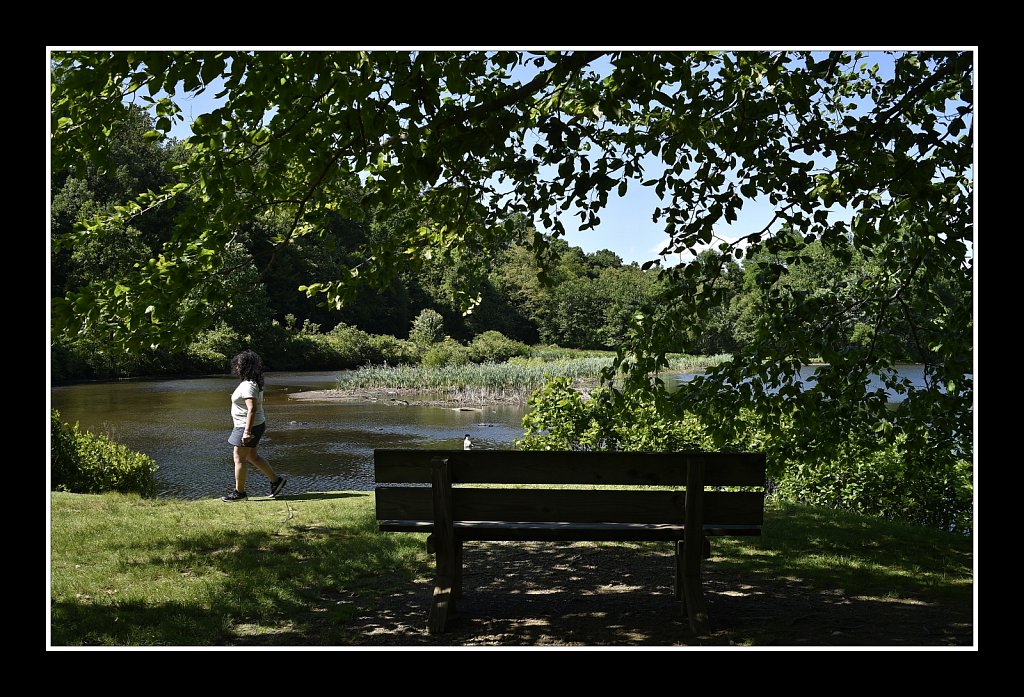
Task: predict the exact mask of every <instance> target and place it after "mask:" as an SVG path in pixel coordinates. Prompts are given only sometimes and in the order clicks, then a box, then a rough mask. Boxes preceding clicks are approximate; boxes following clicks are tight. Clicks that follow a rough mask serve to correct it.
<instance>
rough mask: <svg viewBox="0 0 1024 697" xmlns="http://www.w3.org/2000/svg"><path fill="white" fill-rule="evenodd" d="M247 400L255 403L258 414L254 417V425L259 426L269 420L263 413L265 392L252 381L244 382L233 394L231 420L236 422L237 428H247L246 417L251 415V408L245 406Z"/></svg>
mask: <svg viewBox="0 0 1024 697" xmlns="http://www.w3.org/2000/svg"><path fill="white" fill-rule="evenodd" d="M246 399H252V400H254V402H255V411H256V413H255V414H254V415H253V418H252V425H253V426H259V425H260V424H261V423H263V422H265V421H266V420H267V417H266V415H264V413H263V390H261V389H260V386H259V385H257V384H256V383H255V382H253V381H252V380H242V381H241V382H240V383H238V387H236V388H235V391H234V392H232V393H231V419H232V421H234V422H235V428H239V427H241V428H245V417H246V416H248V415H249V408H248V407H246V406H245V400H246Z"/></svg>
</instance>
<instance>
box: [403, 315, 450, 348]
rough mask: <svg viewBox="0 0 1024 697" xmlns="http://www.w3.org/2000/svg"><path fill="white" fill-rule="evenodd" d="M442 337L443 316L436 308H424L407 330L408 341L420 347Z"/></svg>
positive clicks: (438, 340) (436, 341)
mask: <svg viewBox="0 0 1024 697" xmlns="http://www.w3.org/2000/svg"><path fill="white" fill-rule="evenodd" d="M443 339H444V318H443V317H442V316H441V314H440V313H439V312H437V311H436V310H431V309H429V308H428V309H426V310H423V311H422V312H420V313H419V314H418V315H416V319H414V320H413V321H412V329H411V330H410V331H409V341H411V342H412V343H414V344H416V345H417V346H419V347H420V348H422V349H425V348H427V347H428V346H430V345H431V344H436V343H438V342H440V341H441V340H443Z"/></svg>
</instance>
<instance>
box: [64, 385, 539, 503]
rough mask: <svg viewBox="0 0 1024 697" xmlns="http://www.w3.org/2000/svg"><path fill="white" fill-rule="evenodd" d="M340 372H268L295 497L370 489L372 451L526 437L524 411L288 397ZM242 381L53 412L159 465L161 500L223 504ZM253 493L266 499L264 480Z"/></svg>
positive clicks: (277, 463)
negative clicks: (218, 499)
mask: <svg viewBox="0 0 1024 697" xmlns="http://www.w3.org/2000/svg"><path fill="white" fill-rule="evenodd" d="M336 377H337V374H336V373H334V372H329V373H268V374H267V384H266V397H265V407H266V411H267V435H265V436H264V437H263V440H262V442H261V443H260V450H261V452H263V454H264V455H265V456H266V457H267V459H268V460H270V462H271V464H272V465H273V466H274V469H275V470H277V471H278V472H280V473H282V474H283V475H284V476H285V477H287V478H288V488H287V489H286V492H290V493H298V492H302V491H333V490H338V489H363V490H365V489H370V488H372V487H373V449H374V448H389V447H392V448H393V447H417V448H461V447H462V439H463V437H464V436H465V434H467V433H469V434H471V436H472V438H473V442H474V444H475V446H476V447H479V448H488V449H490V448H507V447H512V445H513V443H514V441H515V439H517V438H520V437H521V436H522V433H523V431H522V426H521V424H522V418H523V414H524V412H525V410H524V408H523V407H518V406H496V407H484V408H482V409H481V410H480V411H454V410H452V409H446V408H442V407H417V406H401V405H396V404H391V403H369V404H367V403H352V402H308V401H300V400H294V399H290V398H289V396H288V395H289V394H290V393H293V392H300V391H306V390H315V389H325V388H330V387H333V385H334V382H335V380H336ZM236 384H237V380H236V379H235V378H232V377H229V376H225V377H222V378H221V377H209V378H199V379H190V380H159V381H132V382H121V383H99V384H83V385H71V386H65V387H55V388H53V389H51V399H52V405H53V408H55V409H57V410H59V411H60V413H61V417H62V418H63V419H64V420H65V421H69V422H71V423H74V422H76V421H77V422H79V423H80V425H81V427H82V428H84V429H87V430H90V431H93V432H98V433H106V434H109V435H110V436H111V437H112V438H114V439H115V440H117V441H119V442H121V443H124V444H125V445H127V446H128V447H130V448H133V449H135V450H139V451H141V452H144V453H146V454H147V455H150V456H151V457H153V458H154V459H155V460H156V462H157V464H158V465H159V467H160V469H159V470H158V471H157V476H156V478H157V487H158V491H159V494H160V495H161V496H171V497H178V498H203V497H208V496H209V497H212V496H220V495H222V494H224V493H226V492H227V491H229V490H230V489H231V486H232V482H233V473H232V464H231V448H230V446H229V445H228V444H227V436H228V433H229V432H230V430H231V419H230V416H229V412H228V409H229V404H230V399H229V397H230V395H231V391H232V390H233V389H234V387H235V385H236ZM248 488H249V494H250V495H256V496H263V495H266V493H267V492H266V491H265V489H267V488H268V485H267V483H266V481H265V479H264V478H263V477H262V476H261V475H260V474H259V473H253V474H251V475H250V477H249V487H248Z"/></svg>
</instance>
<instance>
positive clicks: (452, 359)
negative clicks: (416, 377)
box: [422, 338, 469, 368]
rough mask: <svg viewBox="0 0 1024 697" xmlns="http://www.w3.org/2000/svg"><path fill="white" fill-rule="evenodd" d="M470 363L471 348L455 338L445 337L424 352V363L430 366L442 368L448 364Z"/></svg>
mask: <svg viewBox="0 0 1024 697" xmlns="http://www.w3.org/2000/svg"><path fill="white" fill-rule="evenodd" d="M467 363H469V349H467V348H466V347H465V346H462V345H461V344H459V343H458V342H457V341H455V340H454V339H447V338H446V339H445V340H444V341H442V342H441V343H438V344H434V345H433V346H431V347H430V348H429V349H427V351H426V353H424V354H423V360H422V364H423V365H425V366H427V367H428V368H440V367H441V366H446V365H466V364H467Z"/></svg>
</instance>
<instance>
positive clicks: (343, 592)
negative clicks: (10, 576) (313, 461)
mask: <svg viewBox="0 0 1024 697" xmlns="http://www.w3.org/2000/svg"><path fill="white" fill-rule="evenodd" d="M351 495H355V496H358V495H359V494H351ZM324 496H325V497H329V498H334V497H335V495H334V494H331V495H326V494H325V495H324ZM341 496H344V494H342V495H341ZM236 505H239V506H246V505H249V504H248V503H243V504H236ZM422 537H423V536H420V535H402V536H391V535H382V534H380V533H379V532H378V531H377V525H376V519H375V518H374V516H373V515H372V512H371V511H362V512H360V513H359V514H357V515H355V516H350V517H347V518H345V519H343V520H341V521H339V522H338V524H337V525H333V524H332V523H331V522H330V521H329V520H325V519H324V518H323V517H319V518H317V519H316V521H315V523H309V524H306V523H303V521H302V512H301V511H299V512H298V514H297V515H296V516H295V518H294V519H293V520H290V521H289V524H288V525H282V526H281V527H280V528H279V529H278V531H276V532H271V533H267V532H264V531H262V530H260V531H245V530H242V531H239V530H238V528H232V529H230V530H226V531H223V532H220V531H217V532H213V533H211V532H209V528H203V530H202V532H193V533H188V531H187V530H186V529H183V530H182V531H181V532H180V534H177V535H168V536H167V537H164V538H161V540H160V541H159V542H158V543H150V544H149V545H148V546H140V547H136V548H134V549H132V548H130V547H126V548H125V554H124V558H125V560H126V561H124V562H122V564H121V568H119V569H118V570H117V571H118V574H119V575H122V576H123V577H125V578H131V577H133V576H134V575H135V574H137V575H138V577H139V578H143V579H145V580H144V581H142V583H144V584H146V585H147V586H148V587H149V588H150V592H149V595H150V598H152V597H153V595H158V593H153V592H152V588H154V587H157V588H158V587H159V585H160V584H166V585H167V586H168V587H173V588H174V592H175V593H176V595H175V598H176V600H175V601H174V602H166V603H160V602H155V601H154V600H151V599H148V600H146V601H136V600H129V599H127V598H126V600H124V601H119V600H118V597H119V595H121V594H125V593H126V591H119V592H118V595H109V596H105V597H88V596H87V597H81V596H80V597H78V598H76V599H75V600H73V601H66V600H65V601H62V602H54V603H53V605H52V606H51V611H52V612H51V617H52V622H51V641H52V643H53V644H54V645H90V644H101V645H107V646H109V645H115V646H137V645H170V646H214V645H227V646H230V645H257V644H258V645H308V646H316V645H344V644H349V643H352V641H351V638H350V636H349V634H350V632H349V630H348V629H347V623H348V621H349V620H351V619H352V618H353V617H356V616H360V615H362V614H365V613H368V612H371V611H372V609H373V608H374V607H375V606H376V604H377V600H378V599H379V598H380V597H382V596H383V595H384V594H386V593H388V592H391V591H392V590H393V589H395V588H399V587H404V586H406V585H407V584H409V583H411V582H412V581H413V580H414V579H415V578H418V577H419V576H421V575H422V574H424V573H426V571H427V570H428V566H427V561H428V559H427V557H426V555H425V552H424V551H423V550H424V544H423V539H422ZM128 560H130V561H128ZM182 587H186V588H187V591H185V592H184V593H183V592H182ZM103 592H104V591H103V590H102V589H101V590H99V591H97V592H95V595H101V594H102V593H103ZM182 595H188V596H189V597H188V599H187V600H181V599H180V598H181V597H182Z"/></svg>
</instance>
